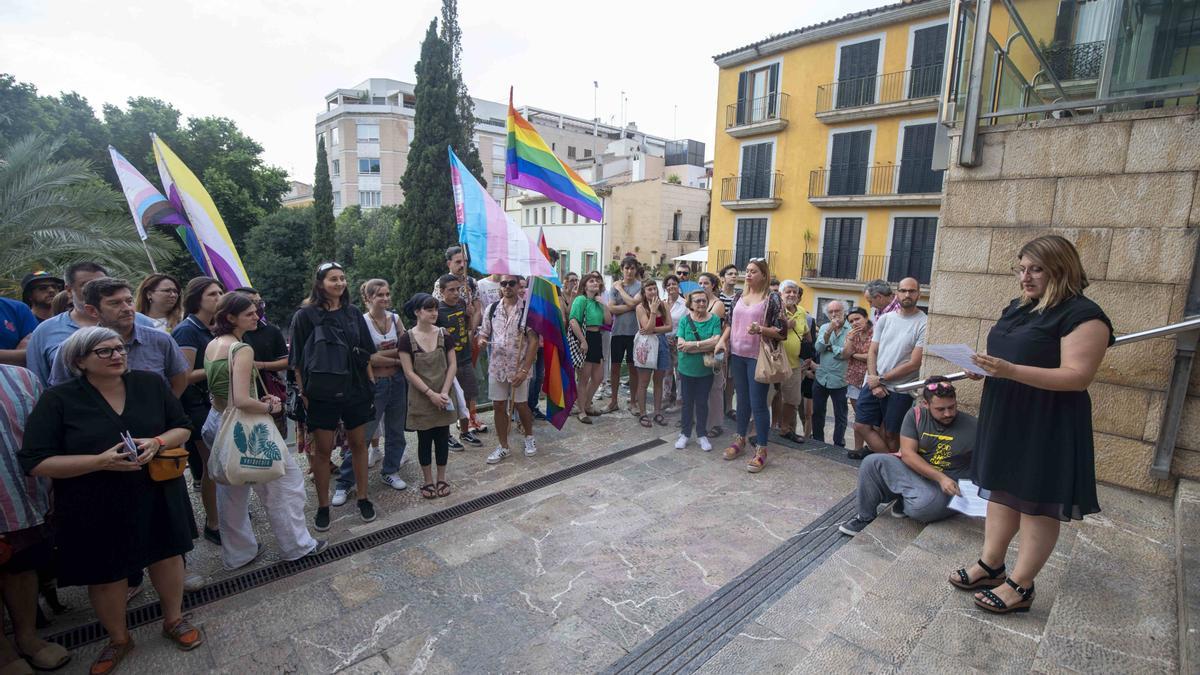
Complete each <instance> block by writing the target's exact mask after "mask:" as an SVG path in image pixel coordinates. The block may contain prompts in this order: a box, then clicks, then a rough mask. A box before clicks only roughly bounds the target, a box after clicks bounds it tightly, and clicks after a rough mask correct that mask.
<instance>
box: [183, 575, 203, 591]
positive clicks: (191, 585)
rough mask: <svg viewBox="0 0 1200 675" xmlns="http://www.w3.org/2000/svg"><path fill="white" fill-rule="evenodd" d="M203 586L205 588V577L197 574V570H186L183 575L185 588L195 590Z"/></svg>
mask: <svg viewBox="0 0 1200 675" xmlns="http://www.w3.org/2000/svg"><path fill="white" fill-rule="evenodd" d="M201 588H204V577H202V576H200V575H199V574H196V573H195V572H190V571H186V570H185V574H184V577H183V590H185V591H195V590H199V589H201Z"/></svg>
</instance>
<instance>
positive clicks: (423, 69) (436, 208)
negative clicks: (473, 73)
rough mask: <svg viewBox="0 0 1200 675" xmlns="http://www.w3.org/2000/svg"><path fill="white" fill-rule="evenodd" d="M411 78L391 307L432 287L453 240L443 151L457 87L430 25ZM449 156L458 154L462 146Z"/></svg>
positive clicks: (457, 131) (451, 131)
mask: <svg viewBox="0 0 1200 675" xmlns="http://www.w3.org/2000/svg"><path fill="white" fill-rule="evenodd" d="M416 74H417V85H416V90H415V92H414V93H415V94H416V99H417V104H416V110H415V112H414V125H415V127H416V131H415V134H414V137H413V142H412V146H411V147H410V149H409V152H408V167H407V168H406V169H405V171H404V176H403V178H401V180H400V186H401V187H402V188H403V189H404V205H403V206H402V207H401V216H400V222H399V224H398V226H397V227H396V232H397V241H398V246H397V249H398V250H397V256H396V262H395V274H394V278H395V280H396V282H395V288H394V289H393V291H392V295H393V297H395V298H396V299H397V302H402V301H403V300H404V299H407V298H408V297H410V296H411V295H412V294H413V293H415V292H417V291H418V290H422V291H427V290H428V289H429V288H430V287H431V286H432V285H433V281H434V279H436V278H437V276H438V275H439V274H441V273H442V271H443V270H445V262H444V260H443V253H444V252H445V249H446V247H447V246H449V245H451V244H453V243H454V241H455V240H456V239H457V238H458V237H457V225H456V223H455V217H454V196H453V193H452V192H451V188H450V164H449V157H448V156H447V153H446V148H447V147H448V146H455V144H456V143H461V141H462V125H461V124H460V123H459V121H458V118H457V116H456V114H455V113H456V110H457V103H458V87H457V84H456V82H455V79H454V78H453V77H452V63H451V49H450V45H448V44H447V43H446V41H445V40H442V39H441V38H440V37H438V34H437V20H436V19H434V20H433V21H431V22H430V24H429V30H428V31H427V32H426V34H425V40H424V41H423V42H422V43H421V60H420V61H418V62H417V67H416ZM455 150H456V151H458V152H460V153H461V151H462V146H461V145H458V146H456V147H455ZM460 156H461V154H460Z"/></svg>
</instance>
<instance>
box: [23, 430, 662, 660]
mask: <svg viewBox="0 0 1200 675" xmlns="http://www.w3.org/2000/svg"><path fill="white" fill-rule="evenodd" d="M663 443H664V441H663V440H662V439H661V438H656V439H652V440H649V441H646V442H645V443H639V444H637V445H635V446H632V447H629V448H625V449H624V450H618V451H617V452H613V453H609V454H607V455H604V456H603V457H597V458H595V459H591V460H588V461H586V462H583V463H580V464H576V465H575V466H570V467H567V468H565V469H562V470H560V471H555V472H554V473H551V474H547V475H545V476H541V477H539V478H535V479H533V480H530V481H526V482H524V483H521V484H519V485H514V486H512V487H509V488H505V489H503V490H500V491H498V492H493V493H491V494H487V495H483V496H482V497H476V498H474V499H471V500H469V501H465V502H463V503H461V504H457V505H455V506H452V507H450V508H448V509H443V510H441V511H435V512H433V513H429V514H426V515H424V516H421V517H420V518H414V519H412V520H406V521H404V522H403V523H397V524H396V525H392V526H390V527H386V528H384V529H382V530H378V531H376V532H370V533H368V534H364V535H363V536H361V537H355V538H354V539H350V540H347V541H343V542H340V543H337V544H332V545H330V546H329V548H327V549H325V550H324V551H322V552H321V554H320V555H315V556H308V557H305V558H301V559H299V560H292V561H286V562H277V563H274V564H272V565H267V566H266V567H262V568H259V569H256V570H251V571H249V572H245V573H243V574H239V575H238V576H235V577H230V578H229V579H223V580H221V581H218V582H216V583H214V584H210V585H208V586H205V587H204V588H201V589H198V590H195V591H190V592H187V593H184V596H183V611H185V612H187V611H189V610H192V609H195V608H197V607H201V606H203V605H207V604H210V603H213V602H216V601H217V600H221V599H223V598H227V597H229V596H232V595H237V594H238V593H242V592H244V591H248V590H250V589H252V588H257V587H259V586H263V585H265V584H269V583H271V582H273V581H278V580H280V579H284V578H287V577H290V576H293V575H296V574H300V573H301V572H307V571H308V570H311V569H314V568H317V567H321V566H322V565H327V564H329V563H331V562H334V561H337V560H341V559H342V558H346V557H349V556H352V555H354V554H356V553H361V552H363V551H366V550H367V549H371V548H375V547H376V546H380V545H382V544H387V543H389V542H393V541H396V540H397V539H402V538H404V537H407V536H409V535H412V534H416V533H418V532H421V531H422V530H427V529H429V528H431V527H435V526H437V525H441V524H443V523H446V522H449V521H451V520H454V519H456V518H462V517H463V516H466V515H470V514H472V513H475V512H476V511H481V510H483V509H486V508H488V507H489V506H495V505H497V504H500V503H502V502H506V501H508V500H510V499H513V498H516V497H520V496H522V495H526V494H529V493H530V492H535V491H537V490H540V489H542V488H544V487H547V486H550V485H553V484H555V483H560V482H562V481H564V480H567V479H569V478H574V477H575V476H578V475H581V474H584V473H587V472H588V471H593V470H595V469H599V468H600V467H603V466H607V465H609V464H613V463H615V462H619V461H621V460H622V459H626V458H628V457H632V456H633V455H636V454H638V453H640V452H645V451H646V450H649V449H650V448H653V447H657V446H659V445H662V444H663ZM160 620H162V607H161V605H159V604H158V603H157V602H154V603H151V604H146V605H141V606H140V607H135V608H133V609H130V610H129V611H128V612H126V614H125V621H126V624H127V625H128V626H129V627H130V628H137V627H138V626H144V625H146V624H149V623H153V622H156V621H160ZM107 635H108V634H107V633H106V632H105V630H104V628H103V627H102V626H101V625H100V622H98V621H93V622H92V623H88V624H84V625H82V626H77V627H75V628H71V629H68V630H65V631H62V632H60V633H55V634H53V635H48V636H46V638H45V639H46V640H49V641H51V642H57V643H58V644H60V645H62V646H64V647H66V648H67V649H77V648H79V647H82V646H83V645H86V644H89V643H92V642H98V641H100V640H103V639H104V638H105V637H107Z"/></svg>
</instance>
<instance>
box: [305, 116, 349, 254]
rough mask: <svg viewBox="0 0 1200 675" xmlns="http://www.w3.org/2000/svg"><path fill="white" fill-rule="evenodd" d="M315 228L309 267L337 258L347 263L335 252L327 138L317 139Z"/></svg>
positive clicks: (314, 201) (314, 184)
mask: <svg viewBox="0 0 1200 675" xmlns="http://www.w3.org/2000/svg"><path fill="white" fill-rule="evenodd" d="M313 211H314V215H313V229H312V237H311V239H312V250H311V251H310V252H309V257H308V262H309V267H311V268H313V269H316V268H317V266H318V265H320V264H321V263H323V262H329V261H331V260H336V261H337V262H340V263H342V264H343V265H345V264H347V263H346V262H345V261H344V260H342V259H341V258H339V257H338V256H337V254H336V252H335V250H334V249H335V247H336V243H335V241H334V224H333V184H332V183H331V182H330V181H329V156H328V155H326V154H325V138H324V134H322V138H321V139H320V140H319V141H317V168H316V170H315V171H314V179H313Z"/></svg>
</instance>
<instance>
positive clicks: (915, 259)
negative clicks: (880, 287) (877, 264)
mask: <svg viewBox="0 0 1200 675" xmlns="http://www.w3.org/2000/svg"><path fill="white" fill-rule="evenodd" d="M937 222H938V219H937V218H932V217H926V218H896V219H895V220H894V221H893V222H892V249H891V251H890V253H891V257H890V258H889V260H888V276H887V278H888V280H889V281H892V282H897V281H899V280H901V279H903V278H905V277H913V278H914V279H916V280H917V281H919V282H921V283H923V284H928V283H929V279H930V277H932V276H933V244H934V242H935V241H936V240H937Z"/></svg>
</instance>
